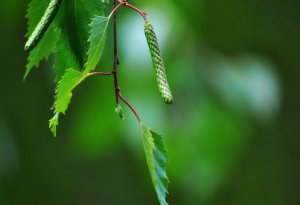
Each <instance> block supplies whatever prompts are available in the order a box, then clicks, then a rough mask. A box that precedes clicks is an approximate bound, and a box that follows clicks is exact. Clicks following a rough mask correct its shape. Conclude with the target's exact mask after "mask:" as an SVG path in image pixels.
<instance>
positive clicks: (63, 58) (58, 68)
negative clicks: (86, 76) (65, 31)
mask: <svg viewBox="0 0 300 205" xmlns="http://www.w3.org/2000/svg"><path fill="white" fill-rule="evenodd" d="M54 68H55V73H56V81H57V82H59V81H60V80H61V78H62V76H63V75H64V74H65V73H66V70H67V69H68V68H73V69H76V70H80V65H79V63H78V61H77V60H76V57H75V56H74V53H73V52H72V51H71V49H70V45H69V44H68V43H66V42H65V41H64V38H63V36H61V40H60V41H58V42H57V45H56V53H55V64H54Z"/></svg>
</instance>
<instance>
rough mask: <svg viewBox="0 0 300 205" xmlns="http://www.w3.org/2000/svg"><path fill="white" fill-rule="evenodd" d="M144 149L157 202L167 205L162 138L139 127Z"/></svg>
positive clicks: (142, 126) (166, 183) (149, 130)
mask: <svg viewBox="0 0 300 205" xmlns="http://www.w3.org/2000/svg"><path fill="white" fill-rule="evenodd" d="M141 129H142V134H143V141H144V149H145V154H146V159H147V164H148V168H149V171H150V174H151V178H152V183H153V185H154V188H155V191H156V194H157V197H158V200H159V202H160V204H161V205H167V204H168V203H167V201H166V195H167V193H168V182H169V180H168V177H167V174H166V167H167V163H168V158H167V152H166V149H165V146H164V144H163V140H162V136H161V135H159V134H157V133H155V132H153V131H152V130H151V128H149V127H147V126H145V125H141Z"/></svg>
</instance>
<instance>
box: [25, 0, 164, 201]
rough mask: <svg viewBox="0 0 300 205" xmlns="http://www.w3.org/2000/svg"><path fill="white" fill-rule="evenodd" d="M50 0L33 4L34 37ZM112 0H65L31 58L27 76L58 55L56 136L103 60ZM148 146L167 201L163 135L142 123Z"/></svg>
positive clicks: (30, 13) (158, 185)
mask: <svg viewBox="0 0 300 205" xmlns="http://www.w3.org/2000/svg"><path fill="white" fill-rule="evenodd" d="M49 2H50V0H32V2H31V3H30V4H29V8H28V12H27V18H28V32H27V34H26V36H30V35H31V33H32V32H33V31H34V29H35V27H36V26H37V24H38V23H39V21H40V19H41V17H42V16H43V14H44V11H45V10H46V8H47V6H48V5H49ZM107 3H109V0H102V1H99V0H72V1H62V3H61V5H60V8H59V11H58V13H57V15H56V17H55V18H54V20H53V22H52V23H51V25H50V26H49V28H48V29H47V31H46V33H45V34H44V35H43V37H42V38H41V40H40V41H39V43H38V44H37V46H36V47H35V48H33V49H32V50H31V51H30V53H29V57H28V64H27V66H26V72H25V76H24V78H26V77H27V76H28V74H29V73H30V71H31V70H32V68H34V67H38V65H39V63H40V61H41V60H43V59H45V58H47V57H48V56H49V55H50V54H52V53H53V54H55V62H54V68H55V73H56V82H57V86H56V90H55V102H54V105H53V108H54V116H53V118H52V119H51V120H50V123H49V126H50V129H51V131H52V133H53V134H54V135H56V127H57V125H58V121H59V117H60V115H61V114H65V112H66V110H67V108H68V105H69V103H70V101H71V98H72V91H73V90H74V88H75V87H76V86H77V85H79V84H80V83H81V82H82V81H84V80H85V79H86V78H87V77H88V76H89V73H90V72H91V71H93V69H94V68H95V67H96V65H97V64H98V63H99V61H100V59H101V56H102V54H103V50H104V45H105V41H106V32H107V28H108V25H109V20H110V19H109V17H105V16H104V15H103V7H104V6H105V4H107ZM141 129H142V134H143V139H144V148H145V153H146V159H147V163H148V167H149V170H150V173H151V177H152V181H153V184H154V187H155V190H156V193H157V196H158V198H159V201H160V203H161V204H162V205H165V204H167V202H166V199H165V198H166V194H167V183H168V178H167V175H166V164H167V155H166V151H165V148H164V145H163V143H162V137H161V136H160V135H159V134H156V133H155V132H153V131H152V130H151V129H150V128H149V127H147V126H144V125H142V124H141Z"/></svg>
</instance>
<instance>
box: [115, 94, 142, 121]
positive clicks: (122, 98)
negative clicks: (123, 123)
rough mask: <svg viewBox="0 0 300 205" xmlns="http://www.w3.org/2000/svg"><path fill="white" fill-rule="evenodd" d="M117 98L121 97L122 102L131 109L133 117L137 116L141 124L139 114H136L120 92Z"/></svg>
mask: <svg viewBox="0 0 300 205" xmlns="http://www.w3.org/2000/svg"><path fill="white" fill-rule="evenodd" d="M118 96H119V98H121V100H123V102H124V103H125V104H126V105H127V106H128V107H129V108H130V109H131V111H132V112H133V114H134V115H135V117H136V118H137V120H138V121H139V123H140V124H141V122H142V121H141V118H140V116H139V115H138V114H137V112H136V111H135V109H134V108H133V106H132V105H131V104H130V103H129V102H128V101H127V100H126V99H125V98H124V97H123V96H122V95H121V93H120V92H119V95H118Z"/></svg>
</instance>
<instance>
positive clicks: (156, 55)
mask: <svg viewBox="0 0 300 205" xmlns="http://www.w3.org/2000/svg"><path fill="white" fill-rule="evenodd" d="M145 35H146V39H147V42H148V46H149V50H150V53H151V57H152V63H153V66H154V68H155V72H156V81H157V84H158V88H159V91H160V93H161V95H162V98H163V100H164V101H165V103H167V104H171V103H172V102H173V96H172V93H171V90H170V86H169V83H168V80H167V75H166V69H165V65H164V62H163V59H162V55H161V52H160V50H159V46H158V43H157V38H156V34H155V32H154V28H153V26H152V25H151V24H150V23H149V21H146V22H145Z"/></svg>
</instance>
